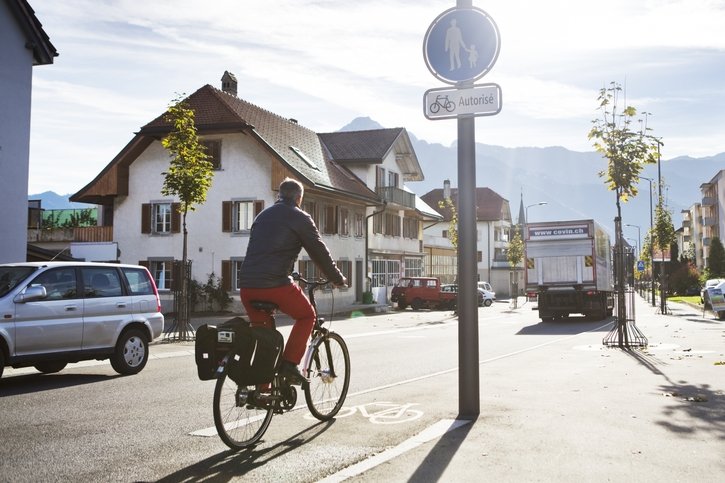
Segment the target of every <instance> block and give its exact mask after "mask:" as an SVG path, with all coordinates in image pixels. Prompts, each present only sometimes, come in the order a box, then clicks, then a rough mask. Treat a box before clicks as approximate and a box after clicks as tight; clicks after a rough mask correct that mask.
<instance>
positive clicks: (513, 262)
mask: <svg viewBox="0 0 725 483" xmlns="http://www.w3.org/2000/svg"><path fill="white" fill-rule="evenodd" d="M523 258H524V242H523V240H521V231H520V230H519V229H518V228H517V229H514V235H513V237H511V241H509V246H508V249H507V250H506V259H507V260H508V262H509V266H510V267H511V269H512V270H513V271H514V274H516V267H518V265H519V263H521V260H522V259H523ZM516 276H517V275H516ZM517 277H518V276H517ZM513 290H514V291H515V292H516V293H512V294H511V297H512V298H513V306H514V308H516V307H517V306H518V297H517V296H518V278H516V279H515V281H514V287H513Z"/></svg>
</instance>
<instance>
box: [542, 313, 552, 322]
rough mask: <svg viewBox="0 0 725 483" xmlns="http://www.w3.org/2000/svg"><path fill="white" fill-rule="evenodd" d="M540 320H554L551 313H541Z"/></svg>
mask: <svg viewBox="0 0 725 483" xmlns="http://www.w3.org/2000/svg"><path fill="white" fill-rule="evenodd" d="M541 321H542V322H553V321H554V317H553V316H551V315H542V316H541Z"/></svg>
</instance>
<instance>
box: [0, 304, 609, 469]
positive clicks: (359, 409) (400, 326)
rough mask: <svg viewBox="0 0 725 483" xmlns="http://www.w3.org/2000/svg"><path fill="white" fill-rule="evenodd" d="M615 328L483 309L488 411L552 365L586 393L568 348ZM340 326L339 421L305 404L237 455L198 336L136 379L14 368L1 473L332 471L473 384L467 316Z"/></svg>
mask: <svg viewBox="0 0 725 483" xmlns="http://www.w3.org/2000/svg"><path fill="white" fill-rule="evenodd" d="M610 327H611V324H610V323H608V322H587V321H584V320H583V319H582V318H572V319H570V320H567V321H563V322H559V323H547V324H544V323H540V322H539V320H538V318H537V317H536V313H535V312H532V311H531V310H530V306H527V305H524V306H523V307H520V308H518V309H517V310H510V308H509V306H508V304H507V303H503V302H499V303H496V304H494V305H493V306H492V307H490V308H481V309H479V357H478V359H479V361H480V364H479V368H480V385H481V394H482V395H483V399H482V404H483V405H482V407H481V414H482V417H483V415H486V414H497V413H500V414H504V410H503V409H504V408H505V406H506V399H507V397H508V396H507V394H514V393H515V392H516V391H518V390H522V391H523V390H524V389H525V388H526V387H527V386H529V385H530V386H532V387H533V386H535V385H537V384H542V383H543V384H544V385H546V382H545V381H542V380H541V377H540V376H538V375H535V374H539V373H538V372H536V370H537V369H539V370H540V369H541V368H542V367H546V366H547V365H550V366H551V367H552V369H555V370H556V371H557V372H558V373H559V374H563V375H564V376H565V377H563V378H553V379H552V380H551V382H550V385H551V386H552V387H549V389H551V390H552V391H557V390H558V391H562V392H564V391H570V390H572V389H571V387H568V386H567V385H566V384H567V380H568V379H570V378H573V377H575V376H576V375H577V374H579V373H581V372H584V371H586V370H587V369H588V368H587V367H582V366H581V364H579V363H575V362H574V360H571V362H570V359H569V358H568V357H565V354H567V353H568V352H571V350H572V348H576V349H575V350H577V351H579V353H580V354H585V353H586V351H587V350H589V348H591V347H593V346H594V347H595V346H597V345H599V346H601V339H602V336H603V335H604V334H606V333H607V331H608V330H609V328H610ZM332 328H333V330H335V331H337V332H339V333H340V334H342V335H343V336H344V337H345V340H346V341H347V343H348V346H349V348H350V353H351V361H352V383H351V387H350V393H349V395H348V399H347V401H346V405H345V408H343V410H342V411H341V413H340V415H339V417H338V418H336V419H335V420H334V421H330V422H327V423H321V422H318V421H316V420H314V419H312V418H311V417H310V416H309V414H308V413H307V411H306V409H305V408H304V407H300V408H298V409H296V410H294V411H291V412H289V413H287V414H284V415H282V416H275V417H274V419H273V420H272V424H271V426H270V428H269V430H268V431H267V433H266V435H265V437H264V439H263V441H262V442H261V443H260V444H259V445H258V446H256V447H255V448H253V449H250V450H246V451H241V452H237V453H233V452H231V451H228V449H227V448H226V446H225V445H224V444H223V443H222V442H221V440H220V439H219V438H218V436H217V435H216V432H215V430H214V423H213V418H212V408H211V402H212V393H213V384H214V383H213V382H212V381H204V382H202V381H199V380H198V379H197V378H196V368H195V365H194V359H193V344H190V343H173V344H169V343H161V344H159V343H157V344H154V345H153V346H152V347H151V358H150V360H149V363H148V365H147V367H146V368H145V369H144V370H143V371H142V372H141V373H140V374H138V375H136V376H129V377H120V376H117V375H116V374H115V372H113V370H112V369H111V367H110V365H109V364H108V363H107V362H90V363H79V364H72V365H69V366H68V367H67V368H66V369H64V370H63V371H62V372H60V373H58V374H52V375H41V374H38V373H36V372H35V371H34V370H32V369H20V370H13V369H9V368H6V373H5V376H4V377H3V379H2V380H0V406H1V407H2V411H1V412H0V428H1V433H2V445H0V481H12V482H18V481H74V482H80V481H94V482H95V481H124V482H125V481H128V482H131V481H197V480H209V481H233V480H241V479H242V478H243V479H245V480H247V479H249V480H251V481H305V482H307V481H319V480H321V479H323V478H325V477H328V476H330V475H339V474H340V472H341V471H344V470H345V469H346V468H349V467H351V466H352V465H355V464H359V463H360V462H365V461H368V460H369V459H370V458H371V457H373V456H374V455H380V454H383V453H385V452H386V451H389V450H390V448H395V447H398V445H400V444H402V443H404V442H406V441H409V440H410V438H411V437H412V436H414V435H418V434H419V433H421V432H424V431H426V430H429V429H430V428H431V427H435V426H436V425H437V424H438V423H439V422H440V421H441V420H445V419H455V417H456V415H457V413H458V393H457V391H456V388H457V387H458V384H465V383H466V381H460V380H459V379H458V371H457V367H458V330H457V329H458V321H457V319H456V318H455V317H454V316H453V314H452V313H451V312H428V311H421V312H412V311H410V310H407V311H405V312H402V313H389V314H380V315H375V316H368V317H357V318H354V319H344V320H337V321H334V322H333V324H332ZM288 330H289V328H288V327H282V328H281V331H282V332H283V333H285V335H286V332H287V331H288ZM591 352H592V354H595V351H594V350H591ZM584 357H585V358H586V359H591V361H590V362H589V363H587V366H591V367H589V369H591V368H592V367H594V368H595V367H596V364H598V363H600V361H601V359H599V357H601V356H600V355H599V354H596V355H592V356H591V357H589V356H588V355H586V354H585V355H584ZM592 364H593V365H592ZM595 370H596V369H595ZM534 379H537V380H534ZM494 382H495V383H494ZM502 383H503V384H502ZM557 384H563V385H562V386H561V387H559V386H557ZM504 386H505V388H504ZM519 388H520V389H519ZM512 391H513V392H512ZM594 399H595V400H596V398H594ZM299 401H300V402H301V404H302V405H304V398H303V397H300V399H299ZM531 402H532V403H533V401H531ZM588 402H592V399H588ZM595 404H600V402H599V401H597V402H596V403H595ZM601 404H605V403H601ZM507 410H508V409H507ZM509 423H510V422H509ZM503 424H504V426H505V425H506V421H503ZM559 429H560V430H561V431H562V432H564V433H566V431H567V428H566V427H561V428H559ZM582 440H583V441H586V440H587V435H585V434H583V435H582ZM375 471H378V472H380V471H383V470H381V469H380V468H378V469H377V470H372V472H371V473H369V474H372V475H374V476H371V477H370V478H372V479H368V480H365V479H364V478H363V480H365V481H375V480H376V479H390V480H395V481H405V480H406V479H407V477H406V478H404V479H401V478H399V477H398V476H399V475H395V474H385V475H386V476H382V475H381V474H380V473H375ZM603 476H606V475H603ZM335 478H337V477H335ZM337 479H339V478H337ZM444 479H445V478H444ZM605 479H606V478H605ZM414 480H420V481H424V480H426V478H419V479H414ZM595 480H597V481H603V480H602V479H598V478H595ZM431 481H432V480H431ZM451 481H452V480H451ZM514 481H515V479H514Z"/></svg>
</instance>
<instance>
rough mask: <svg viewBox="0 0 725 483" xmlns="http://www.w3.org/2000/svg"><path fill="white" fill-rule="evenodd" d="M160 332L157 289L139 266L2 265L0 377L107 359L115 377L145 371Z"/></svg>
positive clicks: (0, 275) (51, 371)
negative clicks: (17, 370) (9, 372)
mask: <svg viewBox="0 0 725 483" xmlns="http://www.w3.org/2000/svg"><path fill="white" fill-rule="evenodd" d="M163 330H164V316H163V315H162V314H161V302H160V300H159V294H158V291H157V290H156V284H155V283H154V279H153V277H151V274H150V273H149V271H148V270H147V269H146V268H145V267H142V266H138V265H123V264H113V263H86V262H32V263H13V264H3V265H0V376H2V372H3V369H4V367H5V366H6V365H7V366H12V367H16V368H17V367H26V366H34V367H35V368H36V369H37V370H39V371H40V372H43V373H46V374H47V373H53V372H58V371H60V370H62V369H63V368H64V367H65V366H66V364H68V363H70V362H78V361H82V360H90V359H98V360H104V359H110V360H111V366H112V367H113V369H114V370H115V371H116V372H118V373H119V374H136V373H138V372H140V371H141V370H142V369H143V368H144V366H145V365H146V361H147V360H148V356H149V348H148V344H149V342H150V341H152V340H154V339H155V338H157V337H159V336H160V335H161V333H162V332H163Z"/></svg>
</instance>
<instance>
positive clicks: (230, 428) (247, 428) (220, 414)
mask: <svg viewBox="0 0 725 483" xmlns="http://www.w3.org/2000/svg"><path fill="white" fill-rule="evenodd" d="M255 390H256V386H238V385H237V384H236V383H235V382H234V381H232V380H231V379H229V378H228V377H227V374H226V371H225V372H224V374H222V375H220V376H219V379H217V381H216V387H215V388H214V425H215V426H216V430H217V433H219V437H220V438H221V439H222V441H224V444H226V445H227V446H229V447H230V448H231V449H233V450H239V449H242V448H247V447H249V446H252V445H254V444H256V443H257V442H258V441H259V440H260V439H261V438H262V435H264V432H265V431H267V428H268V427H269V423H270V422H272V416H273V414H274V412H273V411H274V408H273V407H272V405H270V406H269V407H267V408H262V407H257V406H255V405H254V404H252V401H251V399H252V395H253V392H254V391H255ZM273 393H274V391H273Z"/></svg>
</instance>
